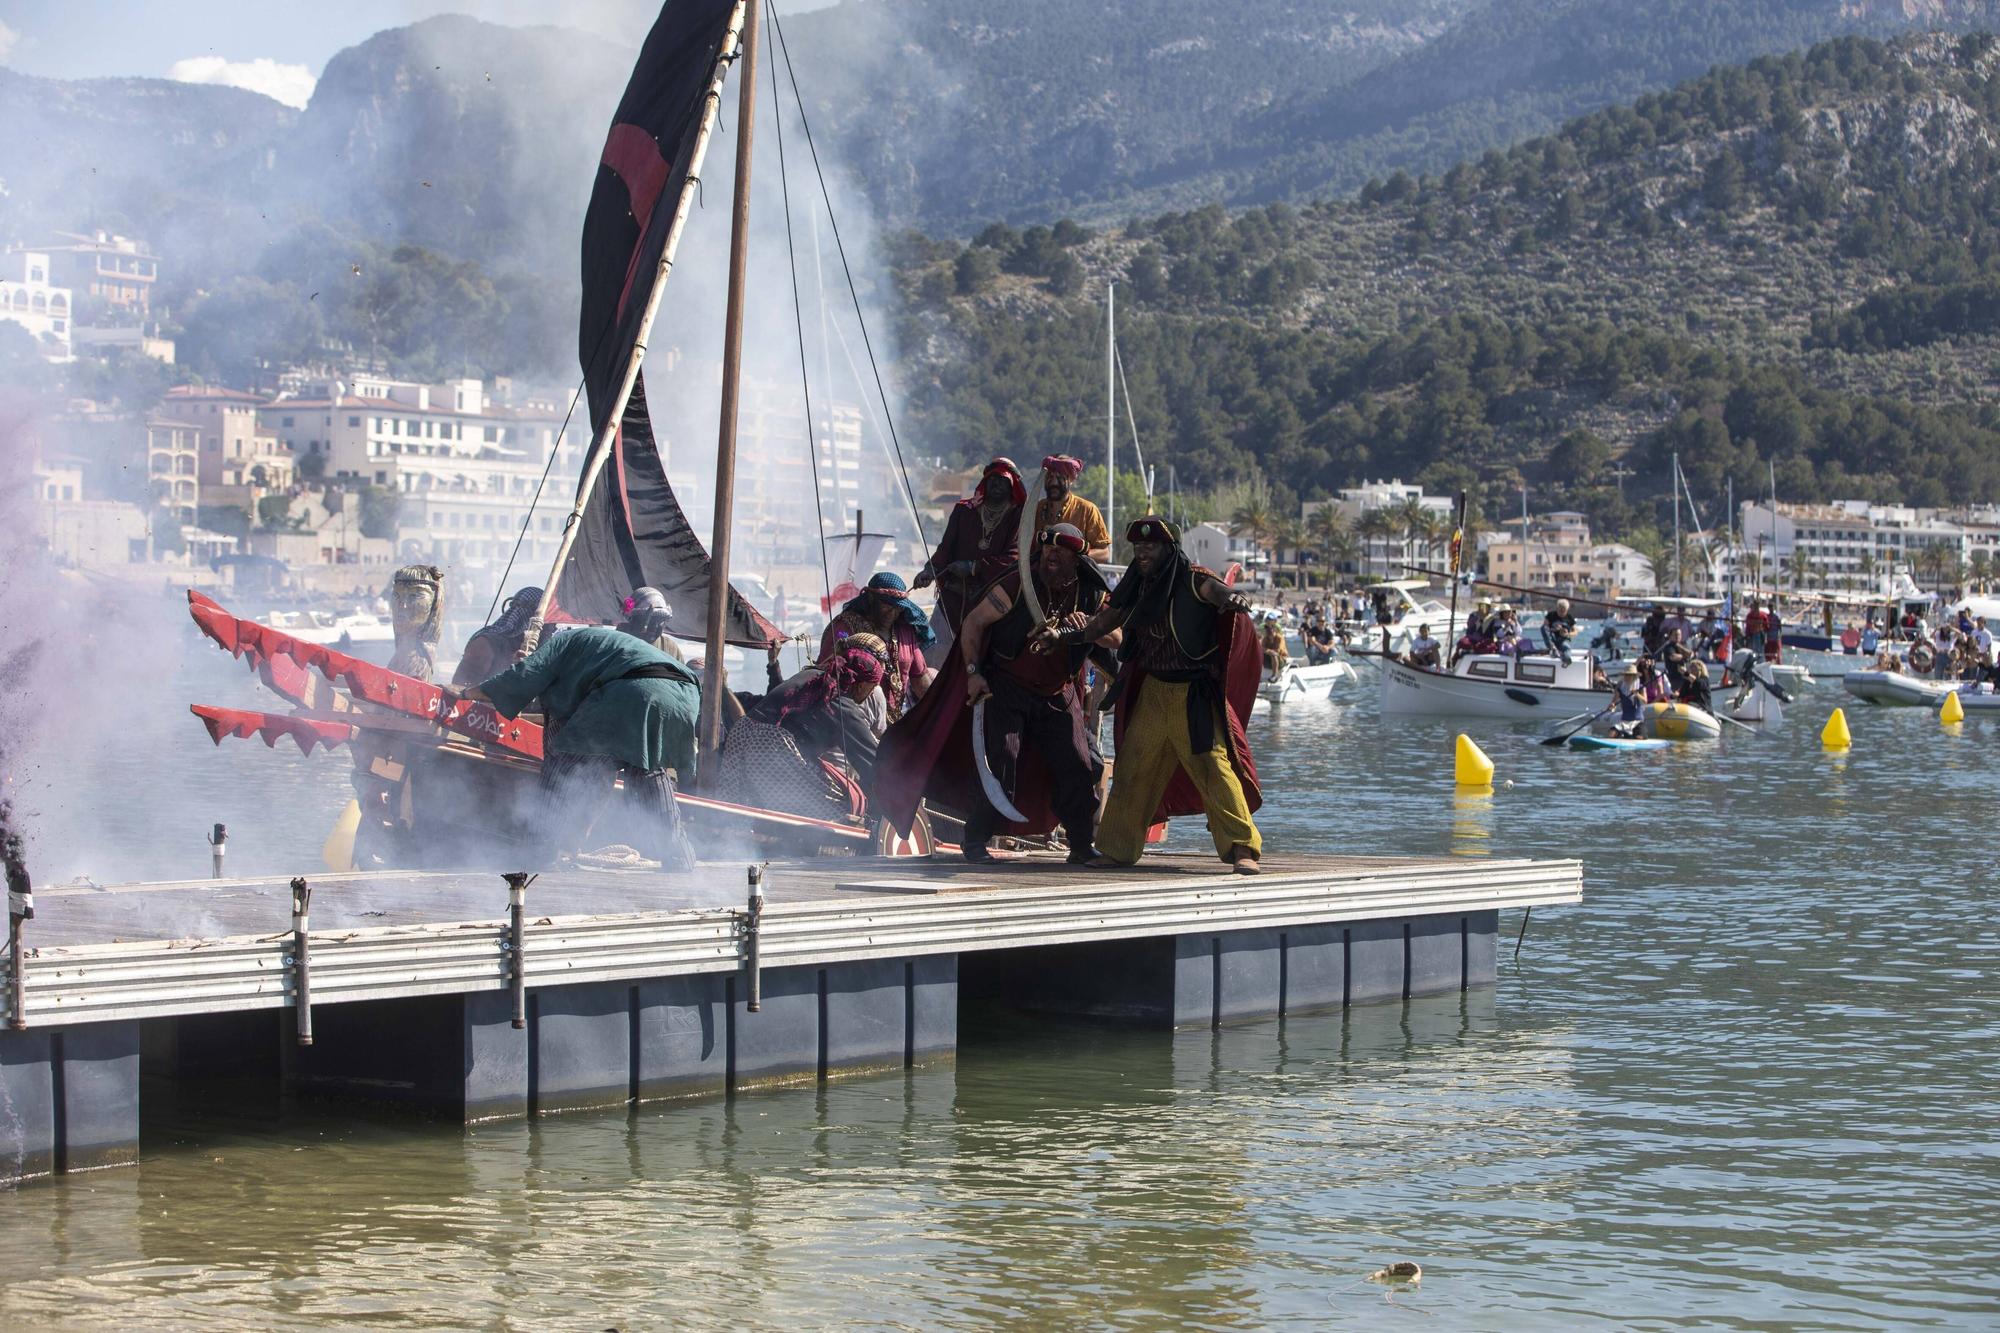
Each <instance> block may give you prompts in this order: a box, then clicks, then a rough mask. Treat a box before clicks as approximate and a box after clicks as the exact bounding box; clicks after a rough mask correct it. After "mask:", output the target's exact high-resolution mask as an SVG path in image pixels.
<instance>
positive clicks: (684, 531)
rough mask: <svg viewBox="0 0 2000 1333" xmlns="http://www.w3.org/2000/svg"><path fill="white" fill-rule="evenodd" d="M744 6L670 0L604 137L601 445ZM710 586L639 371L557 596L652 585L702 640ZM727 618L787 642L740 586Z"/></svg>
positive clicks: (599, 216) (594, 252)
mask: <svg viewBox="0 0 2000 1333" xmlns="http://www.w3.org/2000/svg"><path fill="white" fill-rule="evenodd" d="M735 8H736V3H735V0H668V3H667V4H666V5H664V6H663V7H662V8H661V10H660V17H659V18H658V19H657V20H655V21H654V23H653V30H652V31H651V32H650V33H648V34H647V36H646V44H645V46H644V47H643V48H641V50H640V52H639V63H638V64H637V65H636V66H634V67H633V70H632V81H631V82H630V83H629V84H628V85H626V88H625V96H624V99H623V100H622V101H620V102H619V104H618V112H617V114H616V115H615V116H614V117H613V118H612V124H611V133H610V134H609V135H608V136H607V137H606V138H605V141H604V156H603V158H602V159H601V160H600V161H599V163H598V167H597V184H596V186H595V188H594V189H593V190H592V191H591V195H590V211H589V212H588V213H586V214H585V215H584V219H583V311H582V317H581V319H580V320H579V323H578V326H577V352H578V355H579V357H580V358H581V360H582V362H583V375H584V391H585V394H586V397H587V401H588V403H589V406H590V425H591V438H592V439H593V440H595V439H596V436H597V433H598V432H599V431H601V430H602V429H603V428H604V424H605V422H606V420H607V419H608V418H609V416H610V414H611V406H612V402H613V400H614V399H615V398H616V397H617V394H618V386H619V384H620V383H621V382H622V380H623V377H624V372H625V368H626V365H627V363H628V362H629V361H630V359H631V357H632V355H633V350H634V348H635V346H636V345H637V343H638V339H639V325H640V321H641V320H642V319H643V318H644V317H645V310H646V304H647V301H648V299H649V298H650V297H651V295H652V291H653V286H654V281H655V275H656V274H657V273H658V270H659V264H660V256H661V254H662V253H663V252H664V251H665V249H666V245H667V234H668V232H669V231H670V230H671V229H672V227H673V221H674V213H675V211H676V209H677V207H678V205H679V202H680V197H681V193H682V191H683V189H684V188H685V186H686V184H687V179H688V175H689V173H690V171H692V170H693V166H694V151H695V144H696V141H697V140H698V138H699V137H700V132H701V123H702V114H703V111H704V104H705V103H706V101H707V98H708V90H709V85H710V82H711V80H712V79H713V77H714V74H715V65H716V61H717V60H718V59H720V58H721V55H722V46H723V41H724V39H725V37H726V36H727V34H728V31H729V20H730V17H731V14H732V13H733V12H734V10H735ZM712 582H713V575H712V573H711V567H710V565H709V559H708V551H707V549H706V548H704V547H703V546H702V543H701V539H700V538H699V537H697V536H696V535H695V532H694V529H693V528H692V527H690V526H689V524H688V521H687V515H686V514H684V513H683V512H682V511H681V506H680V501H678V500H677V499H675V498H674V492H673V488H672V487H671V486H670V485H668V483H667V470H666V466H665V464H664V463H663V461H662V460H661V458H660V453H659V448H658V446H657V443H656V441H655V440H654V437H653V423H652V418H651V417H650V416H649V415H648V414H647V411H646V383H645V378H644V376H641V377H640V378H639V380H638V382H637V383H636V384H635V385H634V387H633V390H632V396H631V398H630V399H628V400H627V402H626V405H625V412H624V415H623V417H622V418H621V420H620V423H619V430H618V434H617V436H616V437H615V438H614V440H613V442H612V445H611V456H610V457H609V458H608V459H606V461H605V464H604V470H603V471H602V472H601V473H600V474H599V475H598V479H597V484H596V486H595V487H594V488H593V489H592V491H591V494H590V498H589V501H588V503H587V504H586V505H585V506H584V511H583V518H582V520H581V523H580V526H579V528H578V531H577V534H576V542H575V545H574V546H572V547H571V549H570V556H569V562H568V563H567V564H566V565H565V566H564V567H563V569H562V571H561V575H560V578H559V580H558V584H557V595H556V601H557V604H558V605H559V606H560V607H561V608H562V609H563V611H564V612H565V613H566V614H567V615H569V616H571V617H575V618H579V619H586V620H609V619H615V618H616V617H617V616H618V615H619V614H620V610H621V603H622V601H623V599H624V598H625V597H626V595H627V594H629V593H630V592H631V591H632V589H633V588H635V587H641V586H647V587H654V588H658V589H659V590H660V591H661V592H662V593H664V594H666V598H667V601H668V603H669V604H670V605H671V606H672V607H673V619H672V621H671V622H670V627H671V629H672V630H673V632H674V633H675V634H677V635H679V636H681V637H683V638H696V639H698V638H700V637H701V636H702V634H703V632H704V629H705V626H706V624H707V617H708V596H709V589H710V585H711V583H712ZM725 625H726V632H727V634H728V637H729V640H730V642H732V643H739V644H745V645H762V644H765V643H768V642H770V641H771V640H773V639H776V638H778V637H779V635H778V632H777V630H776V629H774V628H773V627H772V625H771V624H770V622H769V621H767V620H765V619H764V618H763V617H762V616H761V615H759V614H758V613H757V611H756V609H755V608H753V607H752V606H750V604H749V603H747V602H745V601H744V600H743V598H742V597H741V596H740V595H739V594H737V593H736V592H735V591H734V590H731V591H730V594H729V616H728V619H727V620H726V622H725Z"/></svg>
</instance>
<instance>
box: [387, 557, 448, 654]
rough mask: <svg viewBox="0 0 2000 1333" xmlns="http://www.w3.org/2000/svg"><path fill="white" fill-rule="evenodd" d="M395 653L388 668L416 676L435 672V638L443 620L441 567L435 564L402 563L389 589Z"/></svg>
mask: <svg viewBox="0 0 2000 1333" xmlns="http://www.w3.org/2000/svg"><path fill="white" fill-rule="evenodd" d="M390 605H391V608H392V615H393V616H394V624H395V630H396V655H395V656H394V657H392V658H390V659H389V669H390V670H391V671H399V672H401V673H402V674H404V675H405V676H414V677H416V678H417V679H418V680H430V679H431V678H432V677H433V676H435V675H436V673H437V641H438V634H439V631H440V630H441V629H442V627H443V624H444V571H443V570H441V569H439V568H438V567H437V566H436V565H405V566H403V567H402V568H401V569H399V570H397V571H396V580H395V583H394V584H393V586H392V588H391V592H390Z"/></svg>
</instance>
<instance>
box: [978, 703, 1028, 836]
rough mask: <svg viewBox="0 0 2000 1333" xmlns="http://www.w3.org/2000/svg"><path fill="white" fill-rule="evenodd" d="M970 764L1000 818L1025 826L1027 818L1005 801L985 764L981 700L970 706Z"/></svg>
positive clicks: (996, 781) (996, 779) (1004, 793)
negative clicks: (975, 770) (975, 769)
mask: <svg viewBox="0 0 2000 1333" xmlns="http://www.w3.org/2000/svg"><path fill="white" fill-rule="evenodd" d="M972 763H973V767H975V768H977V769H978V770H979V785H980V787H981V788H982V789H984V791H985V792H986V799H987V800H989V801H991V802H992V803H993V808H994V809H995V810H998V811H999V812H1000V817H1001V818H1003V819H1005V820H1006V821H1007V822H1008V823H1010V824H1025V823H1027V822H1028V817H1027V816H1026V815H1024V814H1022V813H1021V812H1020V811H1019V810H1018V809H1016V808H1015V807H1014V803H1013V802H1012V801H1010V800H1008V799H1007V793H1006V791H1005V790H1004V789H1002V787H1001V786H1000V779H998V778H996V777H994V776H993V769H992V767H991V766H990V765H988V764H987V762H986V701H985V700H984V699H981V700H980V701H979V702H978V703H976V704H974V705H972Z"/></svg>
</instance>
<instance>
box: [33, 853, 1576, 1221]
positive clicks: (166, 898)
mask: <svg viewBox="0 0 2000 1333" xmlns="http://www.w3.org/2000/svg"><path fill="white" fill-rule="evenodd" d="M1264 865H1265V873H1264V874H1262V875H1259V876H1238V875H1234V874H1232V873H1229V871H1228V869H1227V868H1226V867H1224V866H1221V865H1219V864H1218V863H1217V862H1216V861H1215V860H1213V859H1212V858H1209V857H1205V856H1193V855H1187V856H1172V855H1166V856H1161V855H1156V856H1150V857H1148V858H1147V860H1146V861H1145V863H1144V865H1143V867H1142V868H1138V869H1134V870H1129V871H1109V872H1105V871H1087V870H1081V869H1078V868H1076V867H1072V866H1068V865H1066V864H1064V863H1063V862H1061V861H1060V860H1056V859H1053V858H1038V857H1037V858H1025V859H1022V860H1019V861H1014V862H1010V863H1006V864H1003V865H995V866H970V865H967V864H965V863H963V862H959V861H955V860H954V861H943V860H933V861H912V860H874V859H830V860H822V861H816V862H812V863H797V864H789V863H780V864H774V865H771V866H769V867H766V868H764V869H763V870H762V872H761V873H762V886H763V890H764V896H763V900H762V903H761V906H760V907H757V908H754V909H753V907H752V905H751V902H750V900H749V883H748V881H749V870H750V868H749V867H747V866H746V865H744V864H743V863H741V862H730V863H715V864H704V865H702V866H701V867H699V868H698V869H697V870H696V871H695V872H692V873H688V874H662V873H660V872H658V871H656V870H626V869H601V870H564V871H561V872H556V873H549V874H544V875H541V876H539V877H537V878H535V879H534V880H533V881H532V882H531V883H530V884H528V885H527V887H526V889H525V891H524V892H523V893H522V894H521V895H520V896H521V901H522V904H523V910H522V911H521V913H520V916H519V920H518V923H517V922H516V920H515V919H514V916H513V913H512V910H511V907H512V904H511V902H510V893H511V890H510V887H509V885H508V884H507V883H506V882H505V880H504V879H503V878H502V877H501V876H499V875H496V874H491V873H449V874H446V873H410V872H381V873H373V874H348V875H324V876H315V877H310V878H309V880H308V882H307V887H308V888H309V893H310V898H309V911H308V913H307V916H306V918H305V920H304V921H303V922H299V923H297V924H299V925H302V926H303V929H295V920H294V915H293V913H294V908H295V905H296V903H297V899H298V898H299V896H300V895H298V894H296V893H295V890H294V887H293V883H292V882H290V881H287V880H284V879H237V880H199V881H186V882H177V883H161V884H130V885H120V886H115V887H108V888H70V887H64V888H56V889H50V890H44V891H42V892H40V893H39V894H38V895H37V899H38V901H37V908H38V914H37V916H36V917H35V919H34V920H33V921H31V922H29V923H28V924H27V927H26V931H25V934H24V945H25V949H24V955H23V965H22V968H21V976H20V978H19V995H20V1001H21V1002H20V1005H19V1011H18V1012H16V1007H15V1004H14V1000H13V998H12V997H13V996H14V994H15V992H16V987H15V978H14V976H13V973H12V970H11V968H4V969H0V977H4V982H5V984H4V985H0V996H4V997H6V1004H5V1008H6V1015H7V1019H8V1027H7V1030H6V1031H4V1032H0V1095H4V1096H5V1097H6V1098H7V1101H8V1104H9V1105H10V1106H11V1107H12V1108H14V1111H15V1117H14V1121H15V1123H14V1124H13V1125H11V1126H9V1127H8V1128H7V1130H6V1132H4V1133H0V1181H4V1180H7V1179H13V1180H21V1179H26V1178H30V1177H33V1176H37V1175H42V1174H47V1173H49V1172H54V1171H75V1170H85V1169H90V1168H93V1167H98V1166H108V1165H117V1164H120V1163H124V1162H130V1161H134V1160H136V1157H137V1151H138V1138H139V1134H138V1128H139V1109H140V1094H141V1087H142V1082H143V1083H144V1084H145V1085H147V1086H153V1087H158V1086H160V1085H161V1082H162V1081H163V1080H164V1081H166V1082H168V1083H182V1082H185V1083H200V1082H201V1081H203V1080H205V1079H210V1078H214V1077H221V1076H231V1077H241V1076H244V1075H251V1076H263V1077H269V1078H272V1079H275V1080H277V1081H278V1083H279V1085H280V1086H281V1087H282V1088H283V1089H284V1090H285V1091H286V1093H287V1094H299V1095H331V1096H342V1097H360V1098H366V1099H369V1100H389V1101H399V1102H407V1103H412V1104H416V1105H420V1106H422V1107H424V1108H426V1109H428V1110H430V1111H431V1112H433V1113H438V1112H442V1113H444V1114H448V1115H452V1116H455V1117H462V1118H464V1119H465V1120H468V1121H472V1120H487V1119H499V1118H506V1117H516V1116H525V1115H532V1114H538V1113H548V1112H555V1111H565V1110H575V1109H582V1108H589V1107H605V1106H617V1105H623V1104H627V1103H630V1102H634V1101H643V1100H647V1099H651V1098H659V1097H674V1096H697V1095H705V1094H719V1093H725V1092H732V1091H739V1090H746V1089H749V1088H752V1087H756V1086H761V1085H769V1084H774V1083H786V1082H796V1081H801V1080H811V1079H817V1078H825V1077H829V1076H833V1075H837V1074H841V1073H846V1072H853V1071H863V1070H872V1069H884V1068H899V1067H906V1066H909V1065H914V1064H919V1063H923V1062H926V1061H931V1060H939V1059H949V1058H951V1057H952V1055H953V1053H954V1052H955V1050H956V1047H957V1028H958V1012H959V1007H960V1005H961V1003H979V1004H1002V1005H1007V1006H1011V1007H1014V1008H1018V1009H1023V1010H1029V1011H1046V1012H1060V1013H1070V1014H1085V1015H1094V1016H1098V1017H1102V1018H1107V1019H1114V1020H1118V1021H1125V1022H1136V1023H1144V1024H1149V1025H1154V1026H1161V1027H1173V1026H1184V1025H1189V1024H1212V1023H1223V1022H1227V1021H1231V1020H1236V1019H1249V1018H1258V1017H1268V1016H1271V1015H1279V1014H1286V1013H1295V1012H1303V1011H1308V1010H1318V1009H1338V1008H1340V1007H1342V1006H1344V1005H1350V1004H1359V1003H1368V1002H1373V1001H1380V1000H1394V999H1400V998H1404V997H1408V996H1411V995H1420V994H1430V993H1436V992H1440V991H1448V990H1458V989H1468V988H1472V987H1478V986H1485V985H1490V984H1492V981H1493V977H1494V966H1495V953H1496V934H1497V931H1498V914H1499V912H1500V911H1501V910H1503V909H1508V908H1529V907H1543V906H1560V905H1566V904H1572V903H1576V902H1580V901H1581V899H1582V887H1581V881H1582V872H1581V867H1580V866H1579V865H1578V864H1577V863H1576V862H1574V861H1546V862H1538V861H1505V860H1473V859H1459V858H1448V857H1438V858H1414V859H1413V858H1387V857H1324V856H1318V857H1310V856H1283V855H1273V856H1271V857H1270V858H1269V859H1267V860H1266V861H1265V863H1264ZM302 944H303V947H301V945H302ZM302 1001H303V1002H302ZM142 1075H143V1079H142Z"/></svg>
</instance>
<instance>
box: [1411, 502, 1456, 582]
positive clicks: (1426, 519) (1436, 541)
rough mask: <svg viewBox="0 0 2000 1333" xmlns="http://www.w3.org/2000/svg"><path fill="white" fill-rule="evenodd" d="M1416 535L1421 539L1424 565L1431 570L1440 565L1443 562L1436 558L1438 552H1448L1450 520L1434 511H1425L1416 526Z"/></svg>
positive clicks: (1447, 557)
mask: <svg viewBox="0 0 2000 1333" xmlns="http://www.w3.org/2000/svg"><path fill="white" fill-rule="evenodd" d="M1418 535H1419V536H1421V537H1422V538H1423V543H1424V563H1425V564H1426V565H1429V566H1431V567H1432V568H1436V567H1438V566H1440V565H1442V564H1443V563H1444V561H1443V560H1440V559H1439V558H1438V552H1439V551H1443V550H1448V548H1449V547H1450V545H1451V520H1450V519H1449V518H1446V517H1445V516H1444V515H1443V514H1440V513H1438V512H1437V511H1436V510H1435V509H1426V510H1425V511H1424V516H1423V519H1422V520H1421V522H1419V524H1418ZM1446 559H1449V555H1448V554H1447V556H1446Z"/></svg>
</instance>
